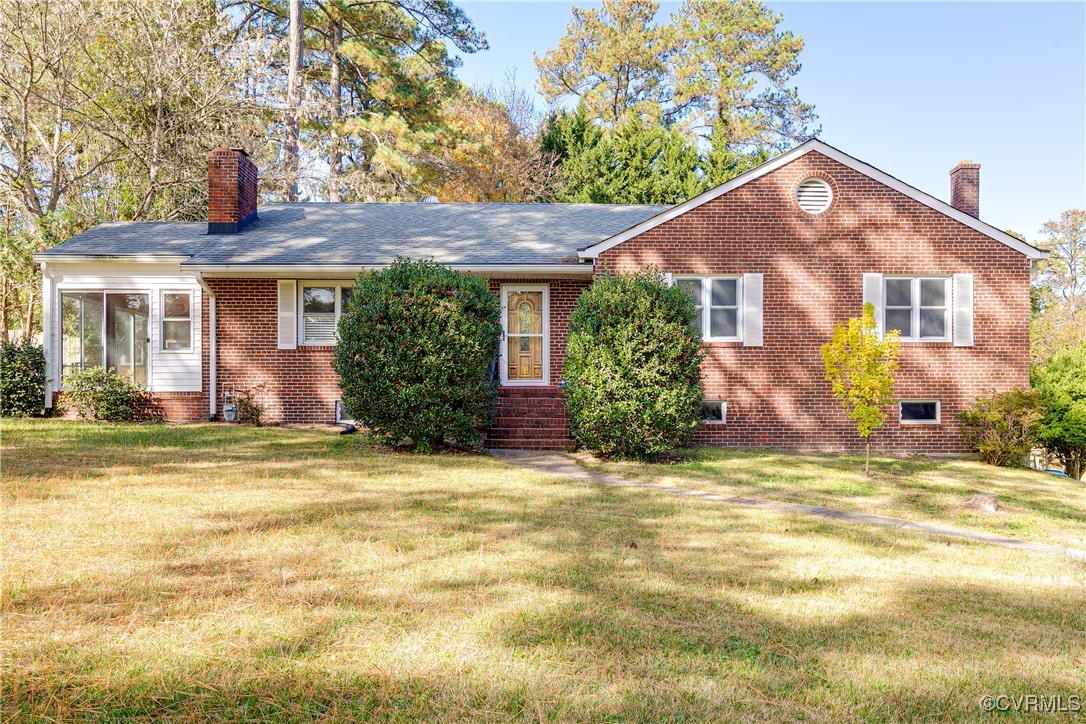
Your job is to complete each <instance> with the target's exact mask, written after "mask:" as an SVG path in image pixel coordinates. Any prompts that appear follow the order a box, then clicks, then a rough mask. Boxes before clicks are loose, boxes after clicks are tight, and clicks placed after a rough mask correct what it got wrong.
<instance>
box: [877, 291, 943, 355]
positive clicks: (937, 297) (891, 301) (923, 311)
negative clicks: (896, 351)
mask: <svg viewBox="0 0 1086 724" xmlns="http://www.w3.org/2000/svg"><path fill="white" fill-rule="evenodd" d="M884 283H885V285H886V286H885V297H884V299H885V311H884V312H883V313H884V315H885V317H884V325H883V328H884V329H885V330H886V331H887V332H891V331H893V330H895V329H896V330H898V331H899V332H900V333H901V339H902V340H905V341H913V342H916V341H932V342H946V341H949V339H950V279H949V278H947V277H886V278H885V280H884Z"/></svg>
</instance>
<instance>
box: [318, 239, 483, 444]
mask: <svg viewBox="0 0 1086 724" xmlns="http://www.w3.org/2000/svg"><path fill="white" fill-rule="evenodd" d="M500 318H501V307H500V304H499V302H498V299H497V297H496V296H495V295H494V294H492V293H491V292H490V289H489V287H488V285H487V281H486V280H485V279H481V278H478V277H471V276H468V275H466V274H461V273H459V272H455V271H453V270H451V269H449V268H448V267H445V266H443V265H441V264H436V263H434V262H429V261H418V262H414V261H408V260H406V259H398V260H397V261H396V262H394V263H393V264H392V266H391V267H390V268H389V269H387V270H383V271H374V272H364V273H362V274H361V275H359V277H358V280H357V281H356V282H355V286H354V290H353V292H352V294H351V296H350V299H349V300H348V301H347V304H346V309H345V311H344V313H343V315H342V316H341V318H340V321H339V342H338V343H337V344H336V347H335V356H334V361H333V363H332V365H333V367H334V368H335V370H336V373H337V374H339V379H340V383H339V385H340V389H341V390H342V391H343V406H344V407H345V408H346V410H347V412H349V413H350V414H351V415H352V417H353V418H354V419H355V420H357V421H358V422H360V423H361V424H363V425H365V426H366V427H367V428H368V429H369V430H370V432H371V433H373V434H375V435H377V436H378V437H381V438H384V439H385V441H386V442H389V443H391V444H399V443H403V442H408V443H410V444H411V445H413V446H414V448H415V449H416V450H418V451H421V452H428V451H432V450H434V449H436V448H437V447H440V446H442V445H450V446H455V447H478V446H480V445H481V444H482V439H483V436H482V429H483V428H484V427H486V426H487V425H489V424H490V422H491V420H492V419H493V415H494V409H495V407H496V405H497V399H498V383H497V381H496V380H495V379H494V370H495V359H496V357H497V353H498V343H499V342H500V340H501V324H500V321H499V320H500Z"/></svg>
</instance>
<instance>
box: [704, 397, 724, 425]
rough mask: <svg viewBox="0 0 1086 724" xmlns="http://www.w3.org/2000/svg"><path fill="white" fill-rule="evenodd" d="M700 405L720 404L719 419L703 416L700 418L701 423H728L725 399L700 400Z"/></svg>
mask: <svg viewBox="0 0 1086 724" xmlns="http://www.w3.org/2000/svg"><path fill="white" fill-rule="evenodd" d="M701 404H702V405H720V419H719V420H717V419H715V418H713V419H709V418H705V417H703V418H702V419H701V424H702V425H727V424H728V402H727V400H702V401H701Z"/></svg>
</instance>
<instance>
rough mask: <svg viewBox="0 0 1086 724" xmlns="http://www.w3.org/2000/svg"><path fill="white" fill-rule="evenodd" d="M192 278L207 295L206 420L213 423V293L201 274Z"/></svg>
mask: <svg viewBox="0 0 1086 724" xmlns="http://www.w3.org/2000/svg"><path fill="white" fill-rule="evenodd" d="M193 276H194V277H195V278H196V283H197V284H199V285H200V288H201V289H203V290H204V293H205V294H207V326H208V328H209V329H208V340H207V367H208V370H207V381H208V395H207V407H208V410H207V418H208V419H209V420H212V421H213V420H215V419H216V418H217V417H218V415H219V397H218V395H219V336H218V328H217V324H216V314H215V312H216V309H215V307H216V304H215V302H216V300H215V292H213V291H211V287H209V286H208V285H207V282H206V281H204V275H203V274H201V273H200V272H193Z"/></svg>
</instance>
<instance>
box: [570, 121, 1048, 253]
mask: <svg viewBox="0 0 1086 724" xmlns="http://www.w3.org/2000/svg"><path fill="white" fill-rule="evenodd" d="M812 151H817V152H818V153H820V154H822V155H823V156H826V157H827V158H830V159H833V160H834V161H837V162H838V163H840V164H842V165H843V166H847V167H849V168H851V169H852V170H854V171H856V172H858V173H861V174H863V175H864V176H867V177H868V178H871V179H873V180H875V181H878V182H879V183H881V184H883V185H884V186H888V187H889V188H891V189H893V190H895V191H897V192H899V193H901V194H903V195H905V196H908V197H909V198H911V199H913V200H914V201H918V202H919V203H921V204H923V205H925V206H927V207H929V208H931V209H934V210H935V211H938V212H939V213H941V214H943V215H944V216H948V217H950V218H952V219H954V220H955V221H958V222H960V223H962V224H965V225H966V226H968V227H970V228H972V229H974V230H975V231H978V232H980V233H981V234H984V235H985V236H988V237H990V238H992V239H994V240H996V241H998V242H1000V243H1001V244H1004V245H1006V246H1008V247H1010V248H1012V249H1014V250H1015V251H1017V252H1020V253H1022V254H1024V255H1025V256H1027V257H1029V258H1030V259H1043V258H1045V257H1047V256H1048V252H1046V251H1043V250H1041V249H1038V248H1036V247H1034V246H1032V245H1030V244H1028V243H1026V242H1024V241H1022V240H1021V239H1018V238H1016V237H1013V236H1011V235H1010V234H1008V233H1007V232H1005V231H1002V230H1000V229H997V228H996V227H994V226H992V225H991V224H988V223H985V222H983V221H981V220H980V219H978V218H976V217H973V216H970V215H969V214H966V213H964V212H962V211H959V210H958V209H956V208H954V207H953V206H951V205H950V204H948V203H946V202H945V201H940V200H939V199H937V198H935V197H934V196H931V195H930V194H926V193H924V192H923V191H921V190H919V189H917V188H914V187H912V186H910V185H908V184H907V183H905V182H904V181H901V180H900V179H896V178H894V177H893V176H891V175H889V174H887V173H885V172H883V171H880V170H879V169H877V168H875V167H874V166H871V165H869V164H866V163H864V162H863V161H860V160H859V159H856V158H853V157H852V156H849V155H848V154H847V153H845V152H843V151H840V150H838V149H836V148H834V147H833V146H830V145H828V144H826V143H823V142H822V141H819V140H818V139H811V140H810V141H807V142H805V143H802V144H800V145H799V146H796V147H795V148H793V149H792V150H791V151H788V152H786V153H782V154H781V155H780V156H777V157H776V158H773V159H770V160H769V161H766V162H765V163H763V164H761V165H760V166H756V167H755V168H752V169H751V170H749V171H747V172H746V173H743V174H740V175H739V176H736V177H735V178H733V179H732V180H731V181H728V182H727V183H723V184H721V185H720V186H716V187H715V188H711V189H709V190H708V191H706V192H704V193H702V194H699V195H697V196H695V197H694V198H692V199H688V200H687V201H684V202H683V203H681V204H678V205H676V206H672V207H671V208H670V209H667V210H666V211H664V212H662V213H659V214H657V215H656V216H653V217H652V218H650V219H646V220H645V221H642V222H641V223H640V224H637V225H636V226H632V227H630V228H629V229H626V230H625V231H623V232H621V233H618V234H615V235H614V236H611V237H610V238H607V239H604V240H603V241H601V242H599V243H596V244H592V245H590V246H587V247H585V248H583V249H581V250H580V251H578V255H579V256H580V257H581V258H582V259H595V258H596V257H597V256H599V255H600V254H601V253H603V252H605V251H607V250H608V249H612V248H614V247H616V246H618V245H619V244H621V243H622V242H624V241H627V240H629V239H632V238H634V237H635V236H639V235H641V234H643V233H644V232H646V231H648V230H649V229H654V228H656V227H657V226H660V225H661V224H663V223H665V222H668V221H670V220H672V219H674V218H677V217H679V216H682V215H683V214H685V213H686V212H688V211H691V210H693V209H696V208H697V207H699V206H701V205H703V204H705V203H708V202H709V201H712V200H713V199H716V198H718V197H720V196H723V195H724V194H726V193H728V192H729V191H732V190H733V189H737V188H739V187H740V186H743V185H744V184H747V183H750V182H751V181H754V180H755V179H758V178H761V177H762V176H765V175H766V174H769V173H771V172H773V171H776V170H777V169H779V168H782V167H783V166H786V165H788V164H789V163H791V162H792V161H795V160H796V159H797V158H800V157H801V156H804V155H806V154H808V153H811V152H812Z"/></svg>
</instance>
